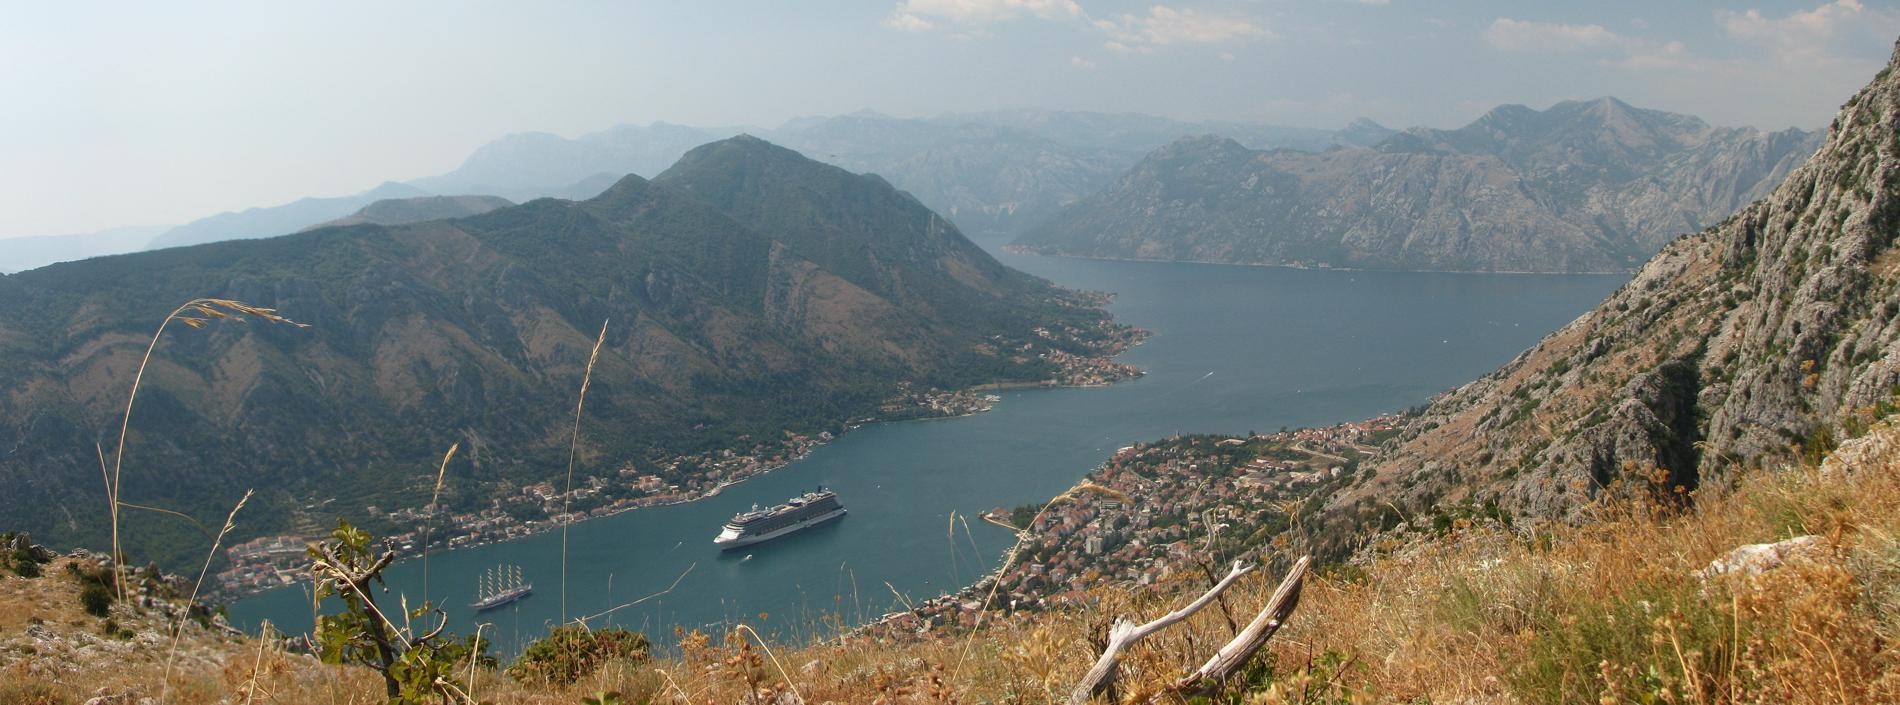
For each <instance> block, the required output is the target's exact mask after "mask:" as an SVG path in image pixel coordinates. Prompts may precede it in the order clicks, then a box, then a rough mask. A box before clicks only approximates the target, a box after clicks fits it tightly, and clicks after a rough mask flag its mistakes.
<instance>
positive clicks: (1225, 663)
mask: <svg viewBox="0 0 1900 705" xmlns="http://www.w3.org/2000/svg"><path fill="white" fill-rule="evenodd" d="M1311 564H1312V558H1310V557H1305V556H1302V557H1301V558H1300V559H1299V560H1298V561H1295V562H1294V563H1293V568H1292V569H1291V570H1288V571H1287V572H1286V578H1285V579H1283V580H1281V581H1280V587H1279V589H1277V590H1274V591H1273V598H1272V599H1270V600H1267V605H1266V606H1265V607H1262V608H1260V614H1259V615H1258V616H1255V617H1254V618H1253V621H1252V622H1250V623H1248V624H1247V628H1246V629H1242V630H1240V633H1239V634H1236V635H1234V638H1233V640H1232V641H1229V642H1227V645H1226V646H1222V647H1220V651H1216V652H1214V656H1213V658H1210V659H1208V660H1207V663H1204V664H1201V667H1200V668H1199V669H1196V670H1195V671H1194V672H1193V673H1190V674H1188V675H1186V676H1183V677H1182V678H1181V680H1178V681H1175V683H1174V688H1173V690H1174V692H1176V693H1182V692H1188V691H1192V690H1195V689H1197V688H1202V687H1205V685H1206V684H1209V683H1222V682H1225V681H1226V680H1227V679H1228V678H1229V677H1231V676H1233V675H1234V673H1235V672H1237V671H1239V670H1240V667H1241V666H1244V665H1246V663H1247V661H1249V660H1251V659H1252V658H1253V655H1254V653H1255V652H1257V651H1259V650H1260V647H1262V646H1266V644H1267V640H1268V639H1271V638H1273V634H1274V632H1277V631H1280V625H1283V624H1286V618H1287V617H1290V616H1292V615H1293V608H1295V607H1298V606H1299V605H1300V587H1301V586H1302V585H1304V584H1305V583H1306V570H1307V567H1308V566H1310V565H1311Z"/></svg>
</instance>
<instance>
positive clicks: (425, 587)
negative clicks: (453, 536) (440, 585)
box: [422, 443, 462, 602]
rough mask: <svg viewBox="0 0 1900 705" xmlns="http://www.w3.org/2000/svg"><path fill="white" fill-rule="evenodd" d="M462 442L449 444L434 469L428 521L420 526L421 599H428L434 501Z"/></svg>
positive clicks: (435, 501) (438, 496) (439, 496)
mask: <svg viewBox="0 0 1900 705" xmlns="http://www.w3.org/2000/svg"><path fill="white" fill-rule="evenodd" d="M461 448H462V444H460V443H455V444H452V445H450V446H449V452H447V453H443V454H442V465H441V466H440V467H438V468H436V469H435V492H434V493H433V494H430V495H429V523H427V524H425V525H423V528H422V601H423V602H428V601H429V543H430V541H431V540H433V538H434V535H435V514H436V511H437V508H436V503H437V502H438V501H440V500H441V499H442V479H443V478H445V477H447V476H448V473H449V460H450V459H451V458H454V457H455V451H457V450H460V449H461Z"/></svg>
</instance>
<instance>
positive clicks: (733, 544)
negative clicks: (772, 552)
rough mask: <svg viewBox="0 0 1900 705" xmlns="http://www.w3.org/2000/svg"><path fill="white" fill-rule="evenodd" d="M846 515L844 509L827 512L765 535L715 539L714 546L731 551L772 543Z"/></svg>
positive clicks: (744, 535) (743, 535)
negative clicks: (756, 544)
mask: <svg viewBox="0 0 1900 705" xmlns="http://www.w3.org/2000/svg"><path fill="white" fill-rule="evenodd" d="M844 513H845V512H844V507H839V508H837V509H833V510H831V511H829V512H825V513H824V514H820V515H818V516H815V517H812V518H810V519H806V520H803V521H800V522H798V523H796V524H791V525H788V526H784V527H780V528H778V529H776V530H773V531H768V532H766V533H763V534H742V535H739V536H736V537H733V538H726V537H725V536H723V535H721V536H720V537H718V538H715V539H713V545H715V546H718V547H719V548H720V550H724V551H730V550H732V549H735V548H741V547H744V546H750V545H752V544H755V543H762V542H765V541H770V540H772V539H775V538H778V537H780V536H784V535H786V534H789V533H792V532H795V531H800V530H803V529H809V528H811V527H814V526H817V525H819V524H823V523H825V522H827V521H831V520H833V519H836V518H838V517H841V516H844Z"/></svg>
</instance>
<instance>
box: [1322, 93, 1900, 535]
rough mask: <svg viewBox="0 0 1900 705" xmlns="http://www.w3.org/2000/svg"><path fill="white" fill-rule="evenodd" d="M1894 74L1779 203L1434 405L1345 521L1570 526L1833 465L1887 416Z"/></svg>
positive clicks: (1899, 192)
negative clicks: (1620, 508)
mask: <svg viewBox="0 0 1900 705" xmlns="http://www.w3.org/2000/svg"><path fill="white" fill-rule="evenodd" d="M1896 61H1897V62H1900V55H1897V56H1896ZM1894 68H1895V66H1894V65H1893V64H1890V65H1889V66H1888V68H1887V69H1885V70H1883V71H1881V72H1880V74H1879V75H1878V76H1876V77H1875V79H1874V81H1873V82H1872V83H1871V84H1869V85H1868V86H1867V87H1866V88H1865V89H1863V90H1862V91H1861V92H1860V93H1859V94H1858V95H1856V96H1854V97H1853V98H1851V99H1849V100H1848V101H1847V103H1846V105H1845V106H1844V107H1843V108H1842V110H1841V112H1840V115H1839V117H1837V118H1836V119H1835V121H1834V127H1833V129H1832V130H1831V132H1830V134H1829V135H1828V136H1827V138H1826V141H1825V143H1824V144H1823V146H1822V147H1821V149H1820V151H1819V152H1818V153H1816V154H1815V155H1814V157H1813V158H1812V159H1811V160H1809V161H1808V163H1807V164H1806V165H1805V166H1802V167H1801V168H1799V169H1797V170H1795V171H1794V172H1793V173H1792V174H1791V175H1790V176H1789V177H1788V179H1787V180H1786V181H1785V182H1784V183H1782V184H1781V185H1780V186H1779V187H1778V188H1776V189H1774V190H1773V192H1772V193H1770V194H1769V195H1768V196H1767V197H1766V198H1763V199H1761V200H1759V201H1757V202H1755V203H1754V204H1752V205H1750V206H1748V207H1746V208H1744V209H1743V210H1742V211H1741V212H1740V213H1738V214H1736V215H1735V216H1734V217H1732V218H1729V219H1728V220H1726V221H1724V222H1723V223H1721V224H1719V225H1717V226H1715V227H1712V228H1709V229H1707V230H1704V231H1702V232H1700V233H1697V234H1694V235H1689V236H1685V237H1683V238H1681V239H1679V240H1677V241H1675V242H1673V243H1671V244H1670V245H1669V246H1667V247H1666V248H1664V249H1663V251H1662V252H1661V253H1660V254H1658V255H1656V257H1655V258H1653V259H1651V260H1650V261H1649V262H1648V263H1647V264H1646V265H1644V266H1643V267H1642V269H1641V270H1639V271H1638V272H1637V274H1636V276H1635V277H1634V278H1633V279H1632V280H1631V281H1630V282H1629V283H1628V284H1627V285H1625V286H1624V287H1623V288H1622V289H1620V290H1618V291H1617V292H1616V293H1614V294H1612V295H1611V296H1610V297H1609V299H1607V300H1606V301H1605V302H1604V303H1603V304H1602V305H1601V306H1599V307H1598V308H1596V309H1595V310H1593V311H1590V312H1588V313H1586V314H1584V315H1583V316H1581V317H1579V318H1578V319H1577V320H1576V321H1575V322H1573V323H1571V324H1570V325H1568V326H1566V327H1564V328H1563V329H1562V330H1559V331H1557V332H1556V333H1553V334H1551V335H1550V336H1549V337H1548V338H1546V339H1544V340H1543V341H1542V342H1540V343H1539V344H1538V345H1537V346H1536V347H1533V348H1532V349H1530V350H1528V351H1526V352H1525V353H1524V354H1522V355H1520V356H1519V357H1518V358H1517V359H1516V360H1513V361H1512V362H1511V363H1510V364H1508V365H1506V366H1505V367H1503V368H1502V369H1500V370H1498V371H1497V372H1494V373H1492V374H1491V375H1489V376H1486V377H1484V378H1482V379H1480V380H1478V381H1475V382H1472V383H1470V384H1467V385H1465V386H1464V387H1460V388H1459V389H1457V390H1453V391H1451V392H1448V393H1446V394H1445V395H1443V396H1442V397H1440V398H1439V399H1437V400H1436V401H1435V402H1434V403H1433V404H1432V405H1431V407H1430V408H1429V409H1428V410H1427V411H1426V413H1425V414H1423V415H1422V416H1421V417H1419V418H1418V419H1416V420H1415V421H1414V422H1412V423H1411V424H1410V426H1409V427H1408V428H1407V429H1406V430H1405V432H1404V433H1403V434H1402V435H1401V436H1400V437H1399V438H1398V439H1396V440H1395V441H1393V442H1392V443H1390V444H1388V445H1387V446H1386V447H1385V448H1384V449H1382V451H1381V453H1380V454H1379V456H1378V457H1376V458H1374V459H1373V460H1372V461H1371V462H1370V463H1369V464H1368V465H1369V466H1370V468H1371V469H1372V472H1371V473H1369V474H1368V475H1367V476H1366V477H1365V478H1362V481H1361V484H1360V485H1359V486H1358V487H1356V488H1354V489H1353V490H1351V491H1349V492H1347V493H1344V494H1342V495H1340V496H1338V497H1335V498H1334V500H1333V501H1332V502H1331V503H1330V511H1331V513H1332V516H1333V518H1334V520H1340V521H1345V522H1346V523H1351V522H1352V521H1363V520H1366V519H1368V518H1369V517H1371V516H1373V515H1376V514H1378V513H1379V512H1381V511H1383V510H1381V509H1379V507H1381V506H1387V505H1391V506H1399V507H1406V508H1407V509H1406V511H1411V510H1414V509H1416V510H1421V511H1430V510H1431V508H1433V507H1443V506H1448V505H1453V504H1458V503H1460V502H1481V501H1482V502H1497V503H1498V504H1499V505H1500V506H1502V507H1505V508H1507V509H1509V510H1511V511H1514V512H1516V513H1518V514H1520V515H1524V516H1531V517H1544V518H1563V517H1569V516H1573V515H1574V514H1575V513H1576V512H1578V511H1580V509H1581V508H1582V507H1584V506H1586V505H1587V504H1588V503H1590V502H1591V501H1593V500H1595V499H1597V498H1600V497H1604V496H1618V495H1622V494H1625V493H1631V492H1642V491H1647V490H1650V489H1661V490H1662V491H1664V492H1665V493H1669V492H1672V491H1673V490H1674V488H1677V487H1680V488H1683V489H1684V490H1688V491H1698V492H1702V493H1711V492H1714V493H1719V492H1721V491H1722V490H1723V489H1724V488H1725V487H1726V486H1727V484H1728V482H1729V481H1730V479H1731V478H1733V477H1735V476H1736V474H1737V472H1738V470H1740V469H1742V468H1745V467H1748V466H1751V465H1767V464H1773V463H1778V462H1783V461H1784V460H1786V459H1787V458H1788V457H1789V456H1790V455H1792V454H1807V455H1810V456H1814V455H1816V454H1818V453H1821V452H1824V451H1825V450H1827V449H1828V448H1830V447H1831V446H1832V444H1833V442H1834V439H1836V438H1839V437H1840V436H1841V435H1842V434H1845V433H1849V432H1851V431H1852V429H1854V428H1856V425H1857V424H1862V423H1864V422H1865V421H1866V416H1867V414H1868V413H1869V410H1871V409H1872V408H1873V405H1875V404H1877V403H1883V402H1891V401H1892V400H1893V397H1894V395H1895V392H1896V389H1897V388H1900V387H1896V385H1900V249H1896V248H1895V246H1894V245H1895V238H1896V236H1897V235H1900V74H1896V73H1895V72H1894ZM1671 496H1674V495H1671Z"/></svg>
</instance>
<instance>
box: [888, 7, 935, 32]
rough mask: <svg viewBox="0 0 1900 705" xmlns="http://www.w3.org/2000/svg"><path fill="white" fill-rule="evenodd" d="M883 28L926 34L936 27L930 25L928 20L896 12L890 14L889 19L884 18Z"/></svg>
mask: <svg viewBox="0 0 1900 705" xmlns="http://www.w3.org/2000/svg"><path fill="white" fill-rule="evenodd" d="M884 26H886V27H889V28H891V29H901V30H903V31H906V32H928V31H930V29H931V28H932V27H935V26H936V25H933V24H931V23H930V21H929V20H926V19H924V18H922V17H918V16H916V15H913V14H910V13H908V12H898V13H894V14H892V15H891V16H890V17H886V18H884Z"/></svg>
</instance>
